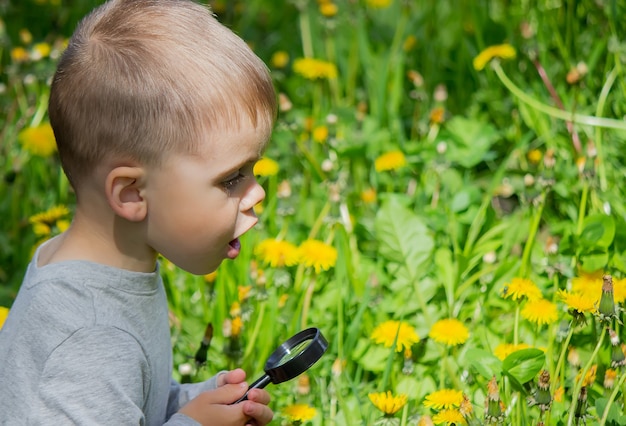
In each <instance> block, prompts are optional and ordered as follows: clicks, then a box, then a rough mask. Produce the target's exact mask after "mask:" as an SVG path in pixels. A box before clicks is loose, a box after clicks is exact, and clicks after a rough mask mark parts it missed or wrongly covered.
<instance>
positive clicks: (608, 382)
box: [603, 368, 617, 389]
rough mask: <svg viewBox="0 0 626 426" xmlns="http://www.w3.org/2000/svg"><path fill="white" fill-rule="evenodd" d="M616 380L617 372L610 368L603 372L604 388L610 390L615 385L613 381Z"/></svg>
mask: <svg viewBox="0 0 626 426" xmlns="http://www.w3.org/2000/svg"><path fill="white" fill-rule="evenodd" d="M616 378H617V371H616V370H614V369H612V368H607V370H606V371H605V372H604V383H603V385H604V388H605V389H612V388H613V385H615V379H616Z"/></svg>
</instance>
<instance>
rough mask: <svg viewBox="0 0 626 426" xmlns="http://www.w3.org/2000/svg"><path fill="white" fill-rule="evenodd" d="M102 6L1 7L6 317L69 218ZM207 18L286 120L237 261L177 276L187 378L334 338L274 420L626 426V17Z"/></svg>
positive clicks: (393, 4) (279, 5)
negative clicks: (69, 71)
mask: <svg viewBox="0 0 626 426" xmlns="http://www.w3.org/2000/svg"><path fill="white" fill-rule="evenodd" d="M18 3H19V4H18ZM97 3H98V2H97V1H95V0H73V1H67V2H66V1H63V0H25V1H21V2H11V1H7V0H1V1H0V13H1V14H2V15H0V16H1V17H2V21H0V49H1V53H2V56H1V67H2V68H1V70H2V73H1V81H0V105H1V108H2V110H1V111H2V114H0V124H1V129H2V145H1V146H0V178H1V179H2V180H1V181H0V218H1V220H0V322H2V320H3V317H4V316H5V315H6V312H7V311H8V309H10V306H11V303H12V301H13V298H14V297H15V294H16V292H17V290H18V288H19V285H20V281H21V278H22V275H23V272H24V269H25V267H26V265H27V263H28V261H29V259H30V256H31V254H32V252H33V249H34V247H36V245H37V244H39V243H41V242H42V241H45V240H46V239H48V238H50V237H51V236H53V235H56V234H58V233H59V232H62V231H63V230H64V229H66V228H67V226H69V221H70V219H71V212H72V209H73V206H74V198H73V193H72V190H71V188H70V187H69V185H68V183H67V180H66V178H65V177H64V175H63V173H62V171H61V170H60V167H59V161H58V159H57V157H56V156H55V145H54V138H53V135H52V132H51V129H50V127H49V124H48V121H47V114H46V106H47V100H48V94H49V83H50V78H51V76H52V74H53V72H54V67H55V62H56V59H58V57H59V55H60V53H61V52H62V50H63V46H64V44H65V42H66V40H67V37H68V36H69V35H70V34H71V32H72V29H73V28H74V25H75V24H76V21H77V20H78V19H79V18H80V17H81V16H82V15H84V14H85V13H86V12H87V11H88V10H89V9H90V8H91V7H93V6H94V5H95V4H97ZM208 4H209V5H210V6H211V7H212V8H213V10H214V12H215V13H216V15H217V17H218V18H219V20H220V21H221V22H223V23H224V24H226V25H228V26H229V27H231V28H232V29H233V30H234V31H236V32H237V33H238V34H239V35H240V36H241V37H242V38H243V39H244V40H246V41H247V42H248V43H249V44H250V46H251V47H252V48H253V50H254V51H255V52H256V53H257V54H258V55H259V56H260V57H261V58H262V59H263V60H264V61H265V62H266V63H267V65H268V67H269V68H270V70H271V72H272V75H273V77H274V81H275V86H276V92H277V96H278V99H279V104H280V112H279V115H278V120H277V123H276V127H275V131H274V134H273V136H272V140H271V143H270V145H269V147H268V149H267V151H266V152H265V156H264V158H263V159H262V160H261V161H260V162H259V163H258V164H257V166H256V167H255V173H256V174H257V176H258V179H259V182H260V183H261V184H262V185H263V186H264V188H265V190H266V192H267V197H266V199H265V201H264V202H263V203H262V204H261V205H259V206H257V208H256V210H257V214H258V216H259V219H260V220H259V224H258V225H257V227H256V228H255V229H254V230H252V231H251V232H249V233H248V234H246V235H245V237H244V238H243V239H242V251H241V254H240V256H239V257H238V258H237V259H236V260H234V261H232V262H225V263H223V264H222V265H221V266H220V267H219V269H218V270H217V271H216V272H215V273H213V274H209V275H207V276H192V275H189V274H187V273H185V272H183V271H181V270H179V269H177V268H176V267H175V266H174V265H172V264H171V263H169V262H168V261H167V260H165V259H163V260H162V261H161V269H162V271H163V277H164V281H165V284H166V289H167V292H168V296H169V302H170V309H171V328H172V344H173V347H174V355H175V374H176V376H177V378H178V379H180V380H182V381H197V380H202V379H204V378H207V377H210V376H211V375H213V374H215V373H216V372H218V371H220V370H223V369H229V368H234V367H236V366H241V367H243V368H244V369H245V370H246V371H247V373H248V376H249V379H251V380H252V379H254V378H256V377H257V376H259V375H260V374H262V372H263V367H264V363H265V360H266V358H267V357H268V356H269V355H270V354H271V353H272V351H273V350H274V348H275V347H276V346H277V345H278V344H280V342H282V341H283V340H285V339H286V338H288V337H289V336H291V335H292V334H294V333H296V332H297V331H299V330H301V329H304V328H307V327H318V328H319V329H320V330H321V331H322V333H323V334H324V336H325V337H326V339H327V340H328V342H329V348H328V351H327V353H326V354H325V355H324V356H323V357H322V358H321V360H320V361H319V362H318V363H317V364H315V365H314V366H313V367H312V368H311V369H310V370H309V371H308V372H307V373H305V374H303V375H301V376H299V377H298V378H297V379H295V380H292V381H290V382H286V383H282V384H279V385H272V384H270V385H269V386H268V388H267V390H268V391H269V392H270V393H271V394H272V398H273V399H272V408H273V409H274V410H275V413H276V416H275V419H276V420H275V422H274V423H275V424H281V425H338V426H339V425H394V426H395V425H402V426H404V425H420V426H425V425H433V424H436V425H498V424H505V425H553V426H556V425H582V424H589V425H591V424H593V425H596V424H598V425H624V424H626V410H625V409H624V407H625V405H626V384H625V381H626V370H625V367H624V365H626V356H625V351H626V345H624V343H623V342H622V340H624V338H625V337H626V336H625V335H626V333H625V331H624V329H625V327H624V326H623V319H624V313H623V312H624V311H623V305H624V301H625V300H626V207H625V204H624V201H623V200H625V199H626V198H625V194H624V193H625V191H626V185H625V183H626V169H625V168H624V165H625V164H626V150H625V149H624V147H625V146H626V145H625V143H624V141H625V139H626V119H625V118H626V79H625V77H626V70H625V67H626V25H625V24H624V20H623V17H624V16H626V4H625V3H624V1H623V0H467V1H465V0H462V1H455V0H440V1H437V2H431V1H426V0H247V1H225V0H224V1H219V0H215V1H209V2H208ZM199 214H201V212H199ZM203 339H204V342H203Z"/></svg>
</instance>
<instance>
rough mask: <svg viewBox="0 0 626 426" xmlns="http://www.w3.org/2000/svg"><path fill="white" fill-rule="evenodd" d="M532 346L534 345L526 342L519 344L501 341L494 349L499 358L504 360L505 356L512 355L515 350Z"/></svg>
mask: <svg viewBox="0 0 626 426" xmlns="http://www.w3.org/2000/svg"><path fill="white" fill-rule="evenodd" d="M528 348H532V346H530V345H527V344H526V343H518V344H517V345H515V344H513V343H501V344H499V345H498V346H496V348H495V349H494V350H493V353H494V355H495V356H496V357H498V359H500V360H501V361H504V358H506V357H507V356H509V355H511V354H512V353H513V352H517V351H521V350H522V349H528Z"/></svg>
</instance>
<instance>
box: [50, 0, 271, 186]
mask: <svg viewBox="0 0 626 426" xmlns="http://www.w3.org/2000/svg"><path fill="white" fill-rule="evenodd" d="M275 111H276V104H275V94H274V89H273V85H272V81H271V77H270V75H269V73H268V70H267V68H266V66H265V65H264V64H263V62H262V61H261V60H260V59H259V58H258V57H257V56H256V55H255V54H254V53H253V52H252V51H251V49H250V48H249V47H248V46H247V45H246V44H245V43H244V42H243V41H242V40H241V39H240V38H239V37H238V36H236V35H235V34H234V33H232V32H231V31H230V30H229V29H227V28H226V27H224V26H223V25H221V24H219V23H218V22H217V21H216V20H215V18H214V17H213V16H212V15H211V13H210V12H209V10H207V9H206V8H205V7H203V6H201V5H198V4H195V3H193V2H192V1H190V0H111V1H109V2H107V3H105V4H104V5H102V6H100V7H99V8H98V9H96V10H94V11H93V12H92V13H91V14H90V15H88V16H87V17H86V18H85V19H84V20H83V21H82V22H81V23H80V24H79V26H78V28H77V29H76V31H75V33H74V35H73V36H72V38H71V39H70V42H69V45H68V47H67V50H66V51H65V52H64V54H63V56H62V58H61V60H60V62H59V65H58V69H57V72H56V74H55V77H54V80H53V83H52V89H51V94H50V104H49V115H50V121H51V124H52V127H53V129H54V133H55V137H56V139H57V144H58V149H59V155H60V158H61V162H62V165H63V168H64V170H65V173H66V174H67V176H68V178H69V180H70V183H71V184H72V186H73V187H74V189H75V190H76V192H77V194H78V196H79V197H80V192H81V181H83V180H84V179H86V178H88V177H89V176H90V173H92V171H93V170H94V169H95V168H96V167H97V166H98V165H100V164H102V163H103V162H107V163H110V164H114V165H115V164H124V163H128V162H135V163H138V164H146V165H157V166H158V165H159V164H160V163H161V161H162V159H163V158H165V157H166V156H167V154H172V153H194V152H195V151H196V150H197V149H198V144H199V143H200V141H201V140H202V141H204V140H207V138H208V139H209V140H210V139H211V133H212V131H224V130H234V129H237V128H240V127H242V126H253V127H255V128H257V129H258V130H260V131H261V133H264V134H267V135H268V136H269V134H270V131H271V128H272V125H273V121H274V118H275Z"/></svg>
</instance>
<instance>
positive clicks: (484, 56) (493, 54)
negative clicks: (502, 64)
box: [473, 44, 516, 71]
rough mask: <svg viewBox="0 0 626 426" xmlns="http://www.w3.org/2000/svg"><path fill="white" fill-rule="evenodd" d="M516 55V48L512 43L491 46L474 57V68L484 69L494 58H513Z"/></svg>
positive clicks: (477, 69)
mask: <svg viewBox="0 0 626 426" xmlns="http://www.w3.org/2000/svg"><path fill="white" fill-rule="evenodd" d="M515 55H516V52H515V48H513V46H511V45H510V44H499V45H496V46H489V47H488V48H486V49H485V50H483V51H482V52H480V53H479V54H478V56H476V57H475V58H474V62H473V64H474V69H475V70H476V71H480V70H482V69H483V68H485V66H486V65H487V64H488V63H489V61H491V60H492V59H493V58H502V59H512V58H515Z"/></svg>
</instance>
